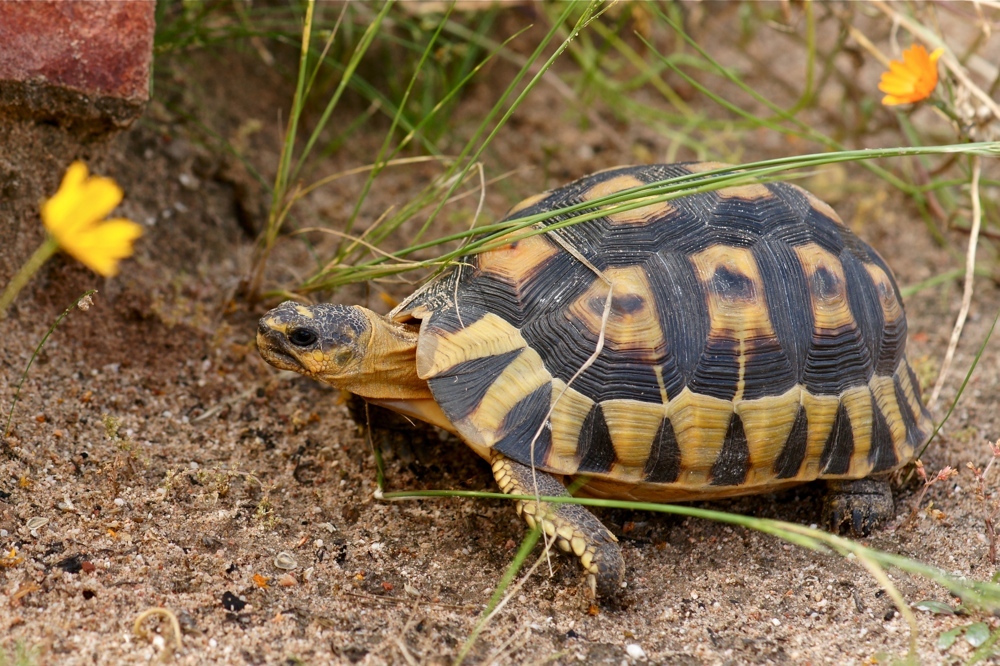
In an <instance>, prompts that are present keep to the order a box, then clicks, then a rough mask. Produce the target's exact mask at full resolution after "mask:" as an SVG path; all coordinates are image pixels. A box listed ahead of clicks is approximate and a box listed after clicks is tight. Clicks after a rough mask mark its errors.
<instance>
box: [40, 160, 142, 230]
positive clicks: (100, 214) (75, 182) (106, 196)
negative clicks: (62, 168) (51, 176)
mask: <svg viewBox="0 0 1000 666" xmlns="http://www.w3.org/2000/svg"><path fill="white" fill-rule="evenodd" d="M123 196H124V194H123V193H122V190H121V188H120V187H118V185H117V184H116V183H115V181H113V180H111V179H110V178H102V177H100V176H90V177H88V176H87V167H86V166H85V165H84V164H83V163H82V162H74V163H73V164H72V165H70V168H69V169H68V170H67V171H66V176H65V177H64V178H63V182H62V185H60V186H59V191H58V192H56V193H55V195H53V197H52V198H51V199H49V200H48V201H46V202H45V203H44V204H42V222H43V224H45V228H46V229H48V230H49V231H50V232H51V233H52V235H53V236H55V237H56V240H59V241H60V243H61V238H62V237H64V236H66V235H72V234H73V233H75V232H77V231H78V230H82V229H85V228H87V227H89V226H92V225H94V224H96V223H98V222H100V221H101V220H102V219H103V218H104V217H105V216H106V215H107V214H108V213H110V212H111V211H113V210H114V209H115V208H117V206H118V204H120V203H121V201H122V197H123Z"/></svg>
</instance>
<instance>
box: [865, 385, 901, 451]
mask: <svg viewBox="0 0 1000 666" xmlns="http://www.w3.org/2000/svg"><path fill="white" fill-rule="evenodd" d="M868 387H869V388H870V389H871V392H872V395H873V396H875V404H876V405H878V409H879V411H880V412H882V416H884V417H885V421H886V423H888V424H889V431H890V432H891V433H892V448H893V450H894V451H895V452H896V460H905V459H907V458H909V457H910V450H909V449H910V447H909V445H908V444H907V443H906V424H905V423H904V422H903V415H902V413H901V412H900V411H899V404H898V403H897V402H896V389H895V386H894V385H893V381H892V377H885V376H881V375H874V376H873V377H872V378H871V379H870V380H869V381H868Z"/></svg>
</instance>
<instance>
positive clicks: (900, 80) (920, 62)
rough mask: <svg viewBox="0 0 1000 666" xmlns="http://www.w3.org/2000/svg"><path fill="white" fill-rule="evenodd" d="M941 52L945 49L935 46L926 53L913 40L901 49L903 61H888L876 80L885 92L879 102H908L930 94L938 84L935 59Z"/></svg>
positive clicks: (936, 59) (888, 103) (893, 103)
mask: <svg viewBox="0 0 1000 666" xmlns="http://www.w3.org/2000/svg"><path fill="white" fill-rule="evenodd" d="M943 53H944V49H935V50H934V52H933V53H931V54H928V53H927V49H926V48H924V47H923V46H922V45H921V44H914V45H913V46H911V47H910V48H908V49H906V50H905V51H903V59H902V61H900V60H893V61H891V62H890V63H889V71H887V72H883V73H882V78H881V79H880V80H879V84H878V89H879V90H881V91H882V92H884V93H886V96H885V97H883V98H882V104H884V105H886V106H895V105H897V104H910V103H913V102H919V101H921V100H925V99H927V98H928V97H930V96H931V93H933V92H934V88H936V87H937V84H938V71H937V61H938V58H940V57H941V55H942V54H943Z"/></svg>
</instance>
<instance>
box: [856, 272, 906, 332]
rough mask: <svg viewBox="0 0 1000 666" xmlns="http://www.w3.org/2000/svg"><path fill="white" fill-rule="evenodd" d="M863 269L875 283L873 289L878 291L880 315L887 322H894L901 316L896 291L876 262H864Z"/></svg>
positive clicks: (901, 309)
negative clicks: (880, 307)
mask: <svg viewBox="0 0 1000 666" xmlns="http://www.w3.org/2000/svg"><path fill="white" fill-rule="evenodd" d="M864 266H865V270H867V271H868V274H869V275H870V276H871V278H872V282H874V283H875V291H877V292H878V298H879V303H880V304H881V306H882V315H883V316H884V317H885V322H886V323H887V324H890V323H895V322H897V321H899V320H900V319H902V318H903V316H904V315H903V308H902V306H901V305H900V304H899V301H898V300H896V291H895V290H894V289H893V288H892V282H891V281H890V280H889V276H888V275H886V274H885V271H883V270H882V268H881V267H880V266H878V264H865V265H864Z"/></svg>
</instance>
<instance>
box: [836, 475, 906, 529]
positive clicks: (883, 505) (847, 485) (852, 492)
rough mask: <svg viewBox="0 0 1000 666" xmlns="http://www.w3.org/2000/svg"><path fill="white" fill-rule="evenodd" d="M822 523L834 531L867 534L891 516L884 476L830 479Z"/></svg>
mask: <svg viewBox="0 0 1000 666" xmlns="http://www.w3.org/2000/svg"><path fill="white" fill-rule="evenodd" d="M828 488H829V490H828V493H827V496H826V501H825V502H824V503H823V522H824V524H825V525H826V527H827V529H829V530H830V531H831V532H833V533H834V534H843V533H848V534H851V535H853V536H868V535H869V534H871V533H872V531H873V530H875V529H877V528H878V527H881V526H882V525H884V524H885V523H887V522H888V521H889V520H891V519H892V517H893V516H894V515H895V506H894V505H893V502H892V490H891V489H890V488H889V481H888V480H887V479H858V480H856V481H830V482H829V483H828Z"/></svg>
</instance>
